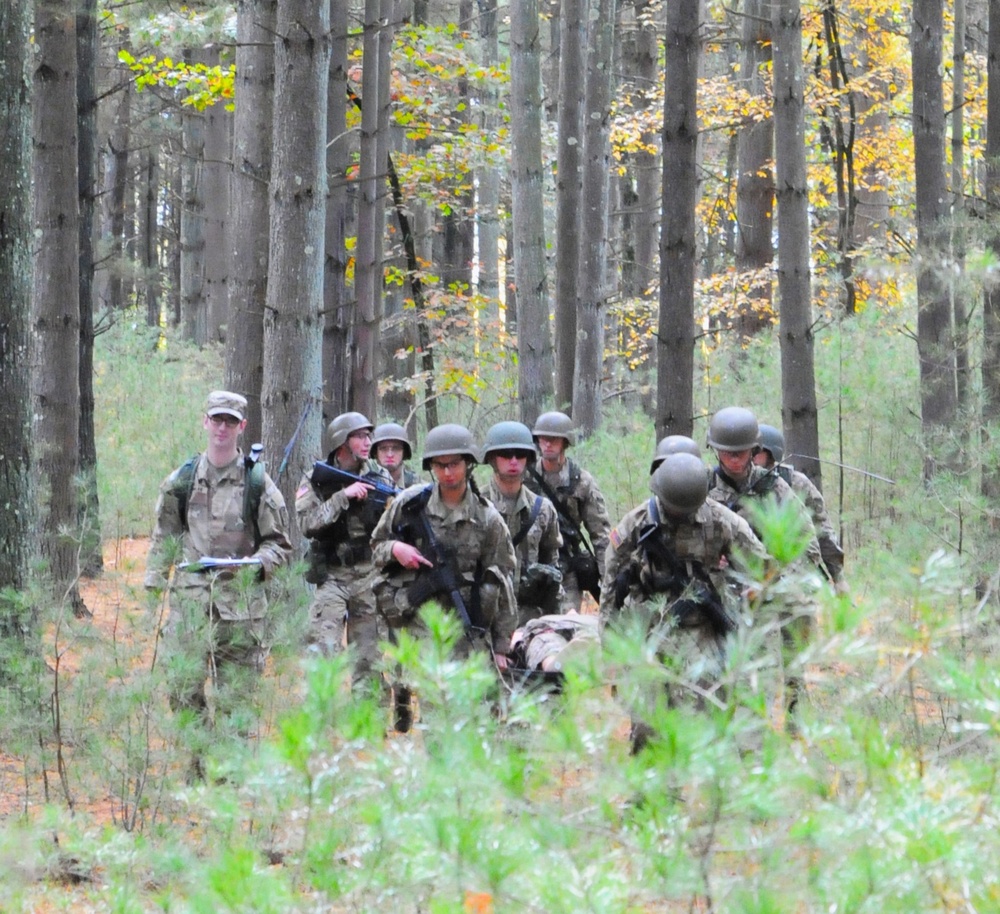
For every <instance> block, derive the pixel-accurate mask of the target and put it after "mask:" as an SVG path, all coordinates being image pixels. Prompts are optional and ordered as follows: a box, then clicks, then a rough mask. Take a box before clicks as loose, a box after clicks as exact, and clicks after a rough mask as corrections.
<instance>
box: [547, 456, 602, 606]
mask: <svg viewBox="0 0 1000 914" xmlns="http://www.w3.org/2000/svg"><path fill="white" fill-rule="evenodd" d="M535 473H536V474H537V475H539V476H540V477H541V478H542V479H544V480H545V484H546V485H547V486H548V487H549V488H550V489H551V490H552V491H553V493H554V494H555V495H556V497H557V499H558V501H559V503H560V504H559V505H558V506H557V507H559V510H560V511H564V512H565V514H566V515H567V517H568V518H569V519H570V520H571V521H572V522H573V524H574V525H575V526H576V528H577V529H578V530H586V531H587V535H588V536H589V537H590V542H591V545H592V546H593V547H594V556H595V558H596V559H597V569H598V574H599V575H600V577H601V578H603V576H604V554H605V551H606V550H607V548H608V532H609V531H610V530H611V520H610V518H609V517H608V508H607V505H606V504H605V503H604V496H603V495H602V494H601V490H600V489H599V488H598V487H597V482H596V481H595V479H594V477H593V476H592V475H591V474H590V473H589V472H587V470H585V469H583V467H581V466H580V465H579V464H578V463H576V462H575V461H574V460H571V459H569V458H566V462H565V463H564V464H563V465H562V467H561V468H560V470H559V471H558V472H557V473H546V472H544V468H543V467H542V465H541V463H540V462H539V464H538V465H537V466H536V467H535ZM560 528H561V532H562V539H563V545H562V549H561V551H560V553H559V569H560V570H561V571H562V573H563V590H564V591H565V594H566V595H565V598H564V599H563V604H562V608H563V611H564V612H566V611H568V610H570V609H579V608H580V604H581V601H582V599H583V594H582V592H581V589H580V584H579V582H578V580H577V576H576V572H574V570H573V567H572V563H571V560H572V558H573V547H572V540H573V539H574V538H575V536H576V531H575V530H574V529H573V528H572V526H570V525H569V524H566V523H565V522H564V521H562V519H561V518H560Z"/></svg>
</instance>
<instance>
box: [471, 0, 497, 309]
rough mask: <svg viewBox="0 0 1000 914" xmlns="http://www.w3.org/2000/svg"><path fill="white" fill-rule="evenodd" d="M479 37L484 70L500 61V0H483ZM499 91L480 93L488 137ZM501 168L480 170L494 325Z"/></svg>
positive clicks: (487, 293)
mask: <svg viewBox="0 0 1000 914" xmlns="http://www.w3.org/2000/svg"><path fill="white" fill-rule="evenodd" d="M479 38H480V46H481V48H482V61H483V66H484V67H489V68H492V67H496V66H497V65H498V64H499V61H500V48H499V43H498V40H497V0H479ZM498 100H499V92H498V90H497V88H496V86H495V84H494V82H493V81H492V80H489V81H487V82H486V84H485V86H484V88H483V89H482V90H481V92H480V102H481V104H480V106H479V107H480V114H479V124H480V127H481V129H482V131H483V135H484V136H495V135H496V133H497V132H498V131H499V129H500V126H501V119H500V110H499V108H498V107H497V106H498ZM500 181H501V175H500V168H499V167H498V166H497V165H496V164H495V163H493V162H486V163H485V164H484V165H483V166H482V168H481V169H480V171H479V199H478V201H477V203H478V205H477V208H476V218H477V219H478V221H479V226H478V228H479V294H480V295H481V296H482V297H483V298H484V299H485V300H486V308H487V311H486V313H487V316H488V319H489V321H490V324H491V325H493V324H495V323H496V321H498V320H499V319H500V259H499V258H500Z"/></svg>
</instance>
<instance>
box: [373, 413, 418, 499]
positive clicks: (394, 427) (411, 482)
mask: <svg viewBox="0 0 1000 914" xmlns="http://www.w3.org/2000/svg"><path fill="white" fill-rule="evenodd" d="M372 449H373V450H374V452H375V459H376V460H377V461H378V463H379V466H380V467H382V468H383V469H384V470H385V471H386V472H387V473H388V474H389V475H390V476H391V477H392V484H393V485H394V486H395V487H396V488H397V489H406V488H408V487H409V486H415V485H416V484H417V483H418V482H420V477H419V476H417V474H416V473H414V472H413V470H411V469H410V468H409V467H408V466H406V461H407V460H409V459H410V458H411V457H412V456H413V446H412V445H411V444H410V439H409V438H408V437H407V436H406V429H405V428H403V426H402V425H399V424H397V423H395V422H385V423H383V424H382V425H379V426H378V427H377V428H376V429H375V434H374V435H372Z"/></svg>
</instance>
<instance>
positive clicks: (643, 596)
mask: <svg viewBox="0 0 1000 914" xmlns="http://www.w3.org/2000/svg"><path fill="white" fill-rule="evenodd" d="M654 502H655V505H656V518H655V519H654V517H653V516H651V513H650V505H651V503H654ZM657 519H658V525H657V527H658V529H657V533H658V534H659V535H660V536H661V537H663V538H664V544H665V545H666V546H667V547H668V548H670V549H671V550H672V552H673V554H674V555H675V556H676V558H677V560H678V561H679V562H680V563H681V564H682V565H683V566H684V567H685V569H686V572H687V576H688V577H689V578H690V579H691V580H692V581H694V580H696V579H697V577H698V575H697V570H698V566H701V568H702V569H704V571H705V572H706V573H707V575H708V577H709V578H710V580H711V584H712V586H713V589H714V591H715V592H716V594H717V595H718V596H719V597H720V598H721V599H722V601H723V603H724V604H725V603H728V602H730V601H731V598H730V597H729V596H728V595H729V594H730V593H731V591H730V587H729V583H728V575H729V574H731V572H732V571H736V572H737V573H745V572H746V571H747V567H746V565H745V563H744V561H743V559H742V558H741V554H742V555H743V556H755V557H757V558H759V559H760V560H762V561H765V562H767V561H769V560H770V557H769V556H768V555H767V553H766V551H765V550H764V547H763V545H762V544H761V542H760V540H758V539H757V537H756V535H755V534H754V532H753V531H752V530H751V529H750V525H749V524H748V523H747V522H746V521H745V520H743V518H741V517H739V516H738V515H736V514H734V513H733V512H732V511H730V510H729V509H728V508H726V507H724V506H723V505H720V504H718V503H717V502H714V501H712V500H711V499H708V500H706V501H705V502H704V503H703V504H702V505H701V507H699V508H698V509H697V511H695V512H694V513H693V514H691V515H688V516H683V517H678V516H676V515H671V514H669V513H667V512H666V511H664V510H663V505H662V503H660V501H659V500H658V499H656V498H655V496H654V497H653V498H652V499H650V500H647V501H646V502H645V503H643V504H641V505H639V506H638V507H637V508H633V509H632V510H631V511H630V512H629V513H628V514H626V515H625V517H624V518H622V520H621V522H620V523H619V524H618V526H617V527H615V528H614V530H612V531H611V534H610V537H609V540H610V542H609V545H608V549H607V554H606V558H605V565H604V579H603V581H602V583H601V607H600V619H601V627H602V628H603V627H605V626H606V625H608V624H609V623H611V622H613V621H614V620H615V619H616V618H617V616H618V614H619V613H620V612H621V611H623V610H628V609H630V608H631V609H633V610H635V609H641V610H642V611H649V608H650V607H651V605H652V603H653V600H654V595H655V592H656V588H657V586H658V585H657V583H656V582H657V581H658V580H662V578H661V577H660V575H661V572H662V569H658V568H652V567H650V564H649V563H650V554H649V552H648V551H647V550H646V549H644V548H643V546H642V544H641V543H640V537H641V536H643V535H644V534H646V533H648V532H650V530H651V529H653V528H652V526H651V525H653V524H656V522H657ZM723 560H725V561H723ZM724 566H725V567H724ZM626 588H627V589H626ZM650 590H652V591H653V593H650ZM616 592H617V594H616ZM683 596H687V593H686V592H685V593H682V594H677V593H669V594H666V595H665V598H666V600H667V603H666V605H665V606H664V607H663V610H662V615H663V617H664V622H665V625H664V626H663V628H662V629H661V631H660V634H661V636H662V637H663V638H664V641H663V644H662V648H663V649H664V658H665V659H666V657H667V656H669V657H670V658H672V662H673V663H674V664H676V665H677V666H679V667H680V673H681V675H682V677H683V679H684V680H685V681H688V682H694V683H696V684H697V685H698V686H699V687H700V688H702V689H704V690H713V689H715V688H717V685H718V681H719V678H720V676H721V674H722V671H723V667H724V665H725V636H724V635H722V634H720V632H719V630H718V628H717V627H716V626H714V625H713V624H712V619H711V617H710V615H709V614H708V612H707V611H706V610H698V609H695V610H693V611H690V612H685V613H684V615H683V616H682V617H681V618H680V619H678V618H676V616H672V615H671V614H670V612H669V609H670V606H671V605H672V604H673V602H674V600H677V599H678V598H680V597H683ZM619 600H621V601H622V604H621V606H618V605H616V603H617V602H618V601H619ZM727 608H728V607H727ZM654 621H655V620H654ZM670 697H671V699H676V698H679V697H680V693H675V692H674V691H671V693H670Z"/></svg>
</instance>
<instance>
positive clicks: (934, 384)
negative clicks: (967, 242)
mask: <svg viewBox="0 0 1000 914" xmlns="http://www.w3.org/2000/svg"><path fill="white" fill-rule="evenodd" d="M943 34H944V24H943V11H942V4H941V0H916V2H915V3H914V5H913V24H912V31H911V33H910V46H911V56H912V66H913V150H914V176H915V179H916V219H917V246H918V251H917V352H918V354H919V359H920V406H921V430H922V433H923V438H924V446H925V448H926V454H925V458H924V474H925V476H926V477H928V478H929V477H930V476H933V475H934V473H935V472H936V468H937V462H938V460H939V458H940V457H941V456H942V455H941V446H942V444H943V442H944V439H945V437H946V436H947V434H948V433H949V432H950V431H951V430H952V426H953V423H954V420H955V413H956V407H957V399H956V390H955V349H954V338H953V334H952V327H951V319H952V312H951V301H950V297H949V295H948V287H947V283H946V281H945V279H944V275H943V274H944V264H943V261H942V255H943V253H944V252H945V250H946V242H947V235H946V232H945V225H944V223H945V219H946V217H947V214H948V203H949V199H948V192H947V186H946V183H945V171H944V133H945V129H944V101H943V89H942V84H941V64H942V59H941V53H942V41H943V37H942V36H943Z"/></svg>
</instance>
